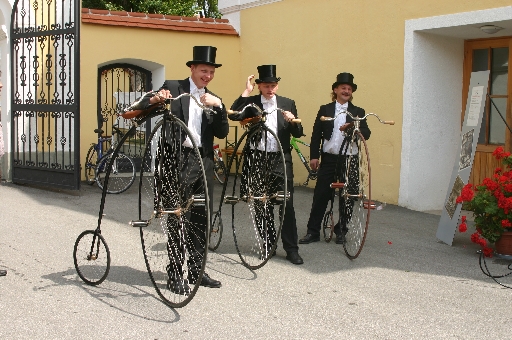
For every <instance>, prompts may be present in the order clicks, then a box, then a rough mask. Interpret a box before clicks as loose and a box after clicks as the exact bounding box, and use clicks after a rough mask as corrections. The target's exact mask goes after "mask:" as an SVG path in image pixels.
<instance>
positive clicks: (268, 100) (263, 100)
mask: <svg viewBox="0 0 512 340" xmlns="http://www.w3.org/2000/svg"><path fill="white" fill-rule="evenodd" d="M261 103H262V104H269V105H274V100H273V99H266V98H263V99H262V100H261Z"/></svg>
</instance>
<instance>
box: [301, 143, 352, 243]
mask: <svg viewBox="0 0 512 340" xmlns="http://www.w3.org/2000/svg"><path fill="white" fill-rule="evenodd" d="M347 157H348V156H344V155H340V156H337V155H332V154H329V153H323V154H322V158H321V159H322V163H321V164H320V168H319V169H318V177H317V182H316V185H315V191H314V193H313V203H312V205H311V213H310V215H309V221H308V231H307V233H308V234H311V235H313V236H319V235H320V229H321V227H322V220H323V218H324V215H325V211H326V209H327V204H328V203H329V201H330V200H331V199H332V198H333V189H331V187H330V185H331V183H332V182H334V181H335V180H336V179H339V180H340V181H341V182H344V183H345V182H346V178H345V177H346V172H347V170H346V162H347ZM357 162H358V157H356V156H354V157H352V158H351V166H350V169H351V173H350V174H349V176H350V178H351V180H350V181H349V183H351V188H349V190H350V191H349V192H356V191H357V188H358V186H359V179H358V178H359V168H358V166H357V165H358V164H357ZM352 169H353V170H352ZM349 200H350V201H349V202H345V201H344V200H343V199H340V202H339V205H340V206H341V207H343V208H342V209H340V213H341V216H340V220H341V226H340V221H338V223H336V225H335V226H334V232H335V233H336V234H337V235H338V234H339V233H340V232H341V228H343V227H345V226H346V224H347V222H348V221H350V218H351V217H352V210H353V206H354V202H353V200H352V199H349ZM334 209H339V208H338V206H337V205H335V206H334Z"/></svg>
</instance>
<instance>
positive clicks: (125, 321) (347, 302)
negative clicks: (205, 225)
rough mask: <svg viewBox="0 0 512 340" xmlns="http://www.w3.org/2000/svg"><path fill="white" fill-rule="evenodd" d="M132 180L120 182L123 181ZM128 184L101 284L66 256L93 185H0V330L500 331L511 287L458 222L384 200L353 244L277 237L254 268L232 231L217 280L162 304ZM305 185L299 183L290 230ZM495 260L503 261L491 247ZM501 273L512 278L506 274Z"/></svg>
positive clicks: (106, 228)
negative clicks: (481, 258) (445, 240)
mask: <svg viewBox="0 0 512 340" xmlns="http://www.w3.org/2000/svg"><path fill="white" fill-rule="evenodd" d="M130 190H131V189H130ZM216 193H217V194H220V190H217V192H216ZM134 196H135V193H134V191H130V192H127V193H124V194H121V195H109V196H108V197H107V205H106V211H105V212H106V217H105V219H104V224H103V225H102V230H103V235H104V236H105V238H106V240H107V243H108V245H109V247H110V250H111V254H112V267H111V270H110V274H109V276H108V278H107V280H106V281H105V282H103V283H102V284H101V285H100V286H98V287H91V286H87V285H85V284H83V283H82V282H81V281H80V279H79V278H78V276H77V275H76V273H75V269H74V267H73V261H72V250H73V244H74V242H75V239H76V237H77V236H78V234H80V232H82V231H83V230H85V229H94V228H95V226H96V223H97V219H98V208H99V200H100V191H99V189H98V188H97V187H88V186H85V185H84V186H83V187H82V190H81V192H80V194H79V195H72V194H70V193H66V192H52V191H44V190H40V189H36V188H31V187H24V186H17V185H13V184H7V183H5V182H3V183H1V184H0V198H1V202H2V204H1V207H0V221H1V223H0V269H7V271H8V274H7V276H6V277H0V338H1V339H36V338H38V339H43V338H45V339H71V338H77V339H118V338H126V339H269V338H274V339H420V338H421V339H422V338H432V339H434V338H435V339H439V338H443V339H481V338H484V337H485V338H489V339H510V337H511V332H512V331H511V330H510V326H511V325H512V306H511V301H512V290H510V289H503V288H501V287H500V286H499V285H497V284H496V283H494V282H493V281H491V280H490V279H488V278H486V277H485V276H484V275H483V274H482V272H481V271H480V268H479V267H478V256H477V255H476V250H477V248H476V246H474V245H473V244H471V243H470V241H469V234H457V235H456V236H455V241H454V245H453V246H451V247H450V246H447V245H445V244H442V243H440V242H438V241H437V240H436V237H435V233H436V229H437V224H438V221H439V217H438V216H437V215H435V214H427V213H420V212H414V211H410V210H407V209H404V208H401V207H397V206H393V205H389V204H388V205H387V206H386V207H385V209H383V210H381V211H374V213H372V222H371V226H370V230H369V234H368V238H367V241H366V245H365V247H364V250H363V252H362V254H361V256H360V257H359V258H358V259H356V260H354V261H350V260H348V259H347V258H346V257H345V256H344V254H343V249H342V247H341V246H339V245H336V244H334V243H329V244H327V243H325V242H317V243H313V244H309V245H301V247H300V253H301V255H302V257H303V258H304V261H305V264H304V265H301V266H295V265H292V264H290V263H289V262H288V261H286V259H285V253H284V251H283V250H282V247H280V249H278V251H277V256H276V257H275V258H273V259H272V260H271V261H270V262H269V263H268V264H267V265H266V266H265V267H263V268H262V269H260V270H257V271H254V272H252V271H249V270H247V269H246V268H245V267H243V266H242V265H241V264H240V261H239V259H238V256H237V255H236V250H235V247H234V244H233V241H232V237H230V234H229V233H226V234H225V237H224V239H223V242H222V244H221V246H220V247H219V249H218V250H217V251H216V252H215V253H211V254H210V255H209V261H208V264H207V271H208V272H209V273H210V275H211V276H212V277H214V278H216V279H219V280H221V281H222V283H223V287H222V288H221V289H208V288H201V289H199V291H198V293H197V295H196V297H195V298H194V300H193V301H192V302H191V303H190V304H189V305H187V306H186V307H184V308H181V309H176V310H173V309H171V308H168V307H166V306H165V305H164V304H163V303H161V302H160V300H159V299H158V297H157V296H156V294H155V291H154V289H153V288H152V286H151V283H150V281H149V278H148V275H147V273H146V271H145V265H144V260H143V256H142V252H141V246H140V240H139V234H138V230H137V229H134V228H132V227H130V226H128V224H127V222H128V221H129V220H131V219H132V217H133V214H134V213H133V212H134V209H135V207H134V206H133V202H134ZM311 197H312V190H311V189H307V188H296V198H295V202H296V207H295V208H296V210H297V220H298V223H299V236H302V235H303V234H304V233H305V231H306V228H305V224H306V222H307V218H308V215H309V209H310V205H311ZM490 264H491V265H492V266H493V267H492V268H493V269H494V270H501V271H502V272H506V263H504V262H503V261H502V260H501V261H499V260H496V259H495V260H493V261H491V263H490ZM509 283H511V281H510V280H509Z"/></svg>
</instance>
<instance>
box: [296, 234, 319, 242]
mask: <svg viewBox="0 0 512 340" xmlns="http://www.w3.org/2000/svg"><path fill="white" fill-rule="evenodd" d="M318 241H320V236H313V235H311V234H306V236H304V237H303V238H301V239H300V240H299V243H300V244H308V243H311V242H318Z"/></svg>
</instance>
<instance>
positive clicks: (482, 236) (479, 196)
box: [457, 146, 512, 257]
mask: <svg viewBox="0 0 512 340" xmlns="http://www.w3.org/2000/svg"><path fill="white" fill-rule="evenodd" d="M492 154H493V156H494V157H495V158H496V159H498V160H501V162H502V164H503V167H502V168H496V169H495V170H494V175H493V176H492V177H490V178H489V177H487V178H485V179H484V180H483V182H482V183H481V184H479V185H476V186H475V187H473V186H472V185H471V184H467V185H465V186H464V188H462V191H461V194H460V196H459V197H457V203H463V202H466V204H467V206H466V208H467V209H468V210H471V211H472V212H473V216H474V218H475V227H476V232H475V233H473V234H472V235H471V241H472V242H474V243H477V244H479V245H480V246H481V247H482V251H483V253H484V255H485V256H486V257H491V256H492V253H493V249H492V248H491V247H489V246H488V244H489V243H495V247H499V248H500V251H498V250H497V249H496V253H499V254H502V255H506V254H504V253H501V251H507V250H505V249H507V247H509V248H512V222H511V221H512V156H511V154H510V152H504V151H503V148H502V147H501V146H500V147H498V148H496V150H494V152H493V153H492ZM466 230H467V224H466V216H462V219H461V224H460V225H459V231H460V232H465V231H466ZM504 233H507V234H508V233H510V234H511V239H510V240H509V239H508V236H506V237H505V239H504V240H501V238H502V235H503V234H504ZM502 244H503V245H505V248H502ZM510 255H512V251H510Z"/></svg>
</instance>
